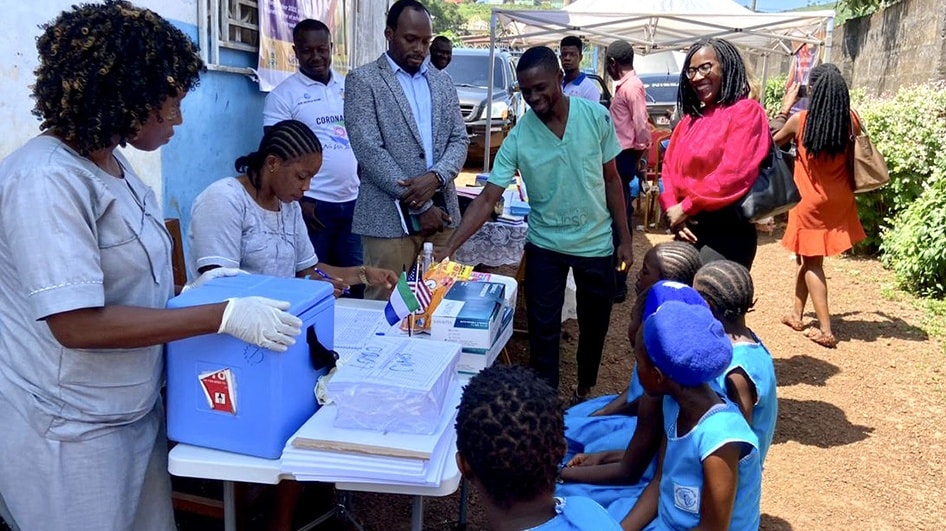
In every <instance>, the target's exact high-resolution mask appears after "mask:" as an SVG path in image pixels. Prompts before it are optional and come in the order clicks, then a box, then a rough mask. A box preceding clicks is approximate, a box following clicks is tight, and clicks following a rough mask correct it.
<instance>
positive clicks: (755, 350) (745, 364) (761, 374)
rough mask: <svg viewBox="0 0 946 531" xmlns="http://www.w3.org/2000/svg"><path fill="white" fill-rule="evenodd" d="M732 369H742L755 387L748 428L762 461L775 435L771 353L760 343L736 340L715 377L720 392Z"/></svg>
mask: <svg viewBox="0 0 946 531" xmlns="http://www.w3.org/2000/svg"><path fill="white" fill-rule="evenodd" d="M736 369H742V370H743V371H745V373H746V374H747V375H748V376H749V381H750V382H751V383H752V385H753V386H754V387H755V392H756V403H755V404H753V405H752V424H750V425H749V427H750V428H752V431H753V433H755V434H756V437H758V438H759V457H760V460H761V461H762V462H763V463H765V456H766V455H767V454H768V452H769V446H770V445H771V444H772V436H773V435H774V434H775V421H776V419H778V398H776V389H775V388H776V385H775V364H774V363H773V362H772V355H771V354H769V351H768V349H766V348H765V345H763V344H762V343H761V342H759V343H736V344H735V345H733V347H732V362H730V363H729V367H728V368H727V369H726V370H725V371H723V373H722V374H720V375H719V377H718V378H717V379H716V387H717V388H718V389H719V390H720V391H721V392H722V393H724V394H725V393H726V378H727V377H728V376H729V374H730V373H731V372H732V371H734V370H736Z"/></svg>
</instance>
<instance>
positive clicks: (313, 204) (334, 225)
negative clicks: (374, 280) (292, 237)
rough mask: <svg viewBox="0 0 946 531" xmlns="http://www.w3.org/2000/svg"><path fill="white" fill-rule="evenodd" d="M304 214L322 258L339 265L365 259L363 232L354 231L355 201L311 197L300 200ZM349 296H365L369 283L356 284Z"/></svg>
mask: <svg viewBox="0 0 946 531" xmlns="http://www.w3.org/2000/svg"><path fill="white" fill-rule="evenodd" d="M299 202H300V204H301V206H302V217H303V219H304V220H305V224H306V227H308V229H309V240H311V241H312V247H315V254H316V255H317V256H318V257H319V261H320V262H324V263H326V264H328V265H332V266H336V267H351V266H360V265H361V264H363V263H364V253H363V251H362V248H361V236H358V235H357V234H352V232H351V220H352V217H354V215H355V202H354V201H346V202H344V203H330V202H328V201H319V200H317V199H312V198H311V197H303V198H302V199H300V200H299ZM350 291H351V294H350V295H347V296H348V297H351V298H355V299H363V298H364V293H365V287H364V286H362V285H360V284H359V285H357V286H352V287H351V290H350Z"/></svg>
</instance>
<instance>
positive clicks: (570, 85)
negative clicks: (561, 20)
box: [558, 35, 601, 101]
mask: <svg viewBox="0 0 946 531" xmlns="http://www.w3.org/2000/svg"><path fill="white" fill-rule="evenodd" d="M581 49H582V42H581V39H580V38H578V37H575V36H574V35H569V36H567V37H565V38H564V39H562V42H561V43H560V44H559V48H558V58H559V60H560V61H561V62H562V70H564V71H565V79H564V80H563V81H562V93H564V94H565V95H566V96H578V97H579V98H584V99H586V100H591V101H600V100H601V91H600V90H598V84H597V83H596V82H595V80H594V79H591V78H590V77H588V76H586V75H585V74H584V73H582V71H581Z"/></svg>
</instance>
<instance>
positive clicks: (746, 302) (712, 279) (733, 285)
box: [693, 260, 755, 324]
mask: <svg viewBox="0 0 946 531" xmlns="http://www.w3.org/2000/svg"><path fill="white" fill-rule="evenodd" d="M693 289H695V290H696V291H697V292H699V294H700V295H702V296H703V298H704V299H705V300H706V303H707V304H709V307H710V310H712V311H713V316H714V317H716V318H717V319H719V320H720V322H722V323H723V324H726V323H734V322H736V321H737V320H738V319H740V318H742V317H744V316H745V315H746V313H748V312H749V310H750V309H752V307H753V306H754V305H755V301H754V300H753V297H755V291H754V288H753V286H752V276H750V275H749V270H748V269H746V267H745V266H743V265H742V264H738V263H736V262H732V261H730V260H716V261H713V262H710V263H708V264H706V265H704V266H703V267H701V268H700V270H699V271H697V273H696V277H695V278H694V279H693Z"/></svg>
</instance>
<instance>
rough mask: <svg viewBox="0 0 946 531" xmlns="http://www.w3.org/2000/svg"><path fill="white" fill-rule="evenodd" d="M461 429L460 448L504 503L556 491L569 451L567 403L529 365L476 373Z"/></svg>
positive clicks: (495, 497) (459, 424)
mask: <svg viewBox="0 0 946 531" xmlns="http://www.w3.org/2000/svg"><path fill="white" fill-rule="evenodd" d="M456 430H457V451H458V452H459V453H460V455H462V456H463V458H464V459H465V460H466V462H467V463H469V465H470V467H471V469H472V471H473V474H474V475H475V476H476V477H477V479H478V480H479V481H480V482H481V483H482V484H483V487H484V488H485V490H486V494H487V495H488V496H489V498H490V499H491V500H492V501H493V502H494V503H496V505H498V506H499V507H501V508H503V509H508V508H510V507H512V506H513V505H514V504H515V503H516V502H522V501H530V500H533V499H536V498H537V497H538V496H541V495H542V494H543V493H549V494H550V495H551V493H552V492H553V491H554V488H555V473H556V470H557V467H558V464H559V463H560V462H561V460H562V458H563V457H564V455H565V422H564V420H563V414H562V403H561V400H560V399H559V397H558V392H557V391H556V390H555V389H553V388H552V387H551V386H549V385H548V384H547V383H546V382H545V381H544V380H542V379H540V378H539V377H538V376H536V374H535V373H534V372H532V371H531V370H530V369H528V368H526V367H521V366H509V365H494V366H492V367H487V368H486V369H484V370H483V371H482V372H480V373H479V374H477V375H476V376H474V377H473V378H472V379H471V380H470V383H469V384H467V386H466V388H465V389H464V390H463V398H462V400H461V401H460V407H459V411H458V412H457V422H456Z"/></svg>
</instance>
